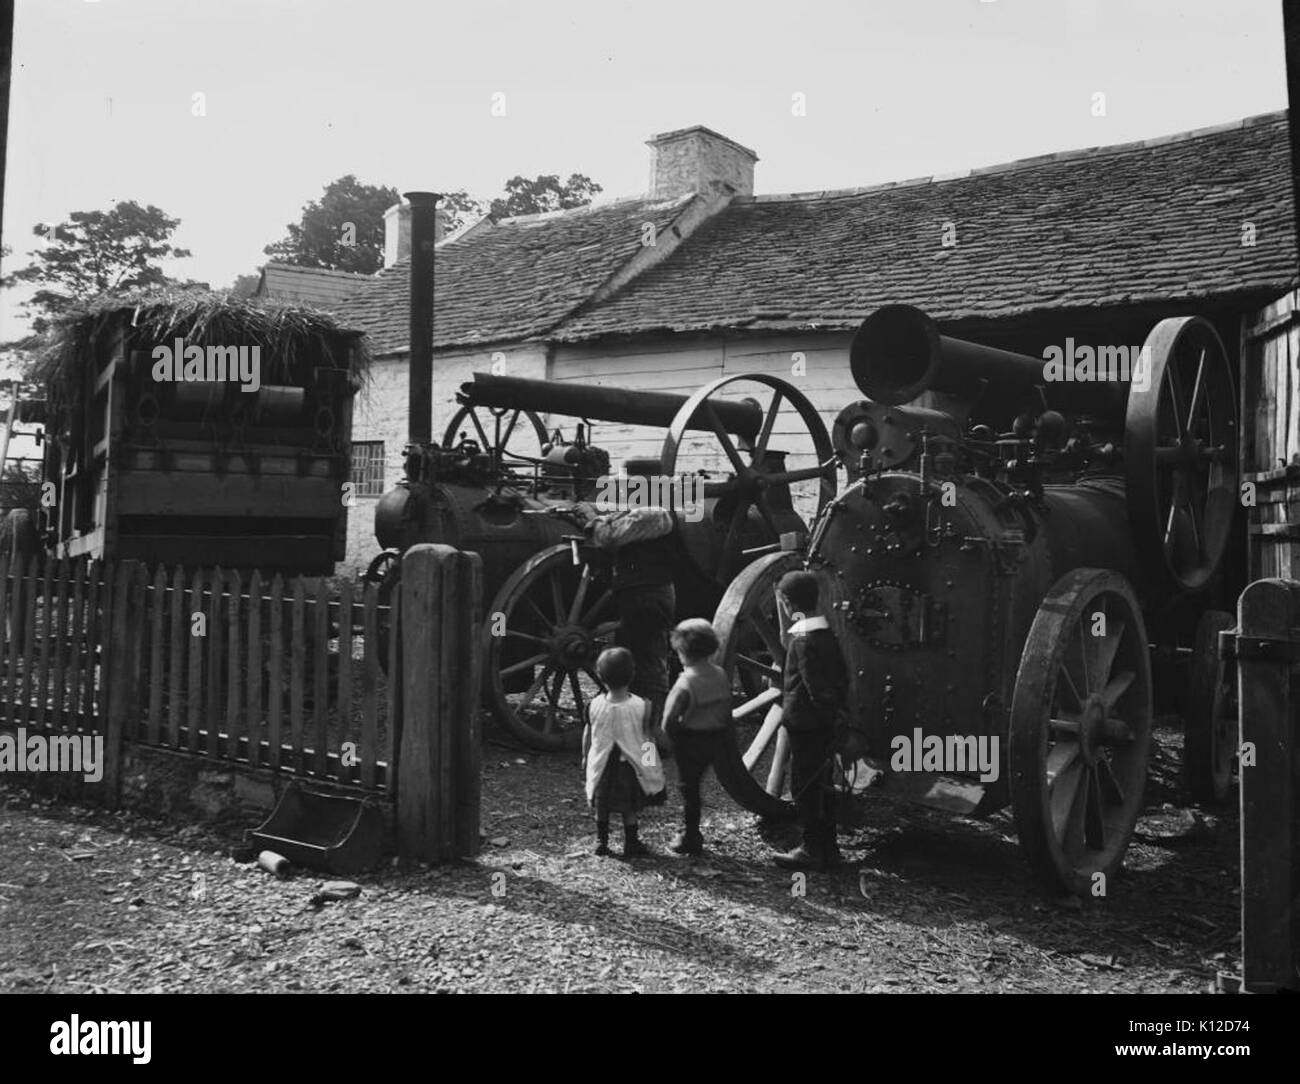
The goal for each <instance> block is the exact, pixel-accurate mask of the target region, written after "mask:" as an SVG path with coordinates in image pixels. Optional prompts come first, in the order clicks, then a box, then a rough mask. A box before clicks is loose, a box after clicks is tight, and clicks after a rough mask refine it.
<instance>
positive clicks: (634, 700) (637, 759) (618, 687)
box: [582, 647, 664, 858]
mask: <svg viewBox="0 0 1300 1084" xmlns="http://www.w3.org/2000/svg"><path fill="white" fill-rule="evenodd" d="M596 674H597V676H598V677H599V678H600V680H601V681H602V682H603V683H604V684H605V687H606V688H607V689H608V692H605V693H602V694H600V695H599V696H597V697H594V698H593V699H592V701H591V703H590V704H588V705H587V726H586V729H585V730H583V732H582V763H583V766H584V768H585V769H586V775H587V802H588V803H589V804H590V805H591V807H592V808H593V810H594V811H595V814H596V839H597V847H596V854H598V855H607V854H609V853H610V850H609V817H610V814H611V813H619V814H621V815H622V817H623V857H624V858H634V857H636V856H638V855H647V854H650V853H651V852H650V849H649V848H648V847H646V845H645V844H644V843H642V842H641V841H640V840H639V839H638V838H637V833H638V830H639V825H638V821H637V813H638V812H639V811H640V809H641V808H642V807H643V806H645V805H646V804H647V796H649V795H655V796H657V795H659V794H661V793H662V792H663V790H664V772H663V767H662V765H660V763H659V752H658V750H657V749H656V748H655V743H654V742H653V741H652V740H651V738H650V724H651V718H650V705H649V704H648V703H647V702H646V701H645V700H643V699H642V698H641V697H639V696H633V695H632V694H631V693H629V692H628V686H629V685H630V684H631V683H632V678H633V676H634V674H635V667H634V666H633V662H632V654H631V652H629V651H628V650H626V649H625V648H621V647H613V648H610V649H609V650H608V651H602V652H601V654H600V658H598V659H597V660H596Z"/></svg>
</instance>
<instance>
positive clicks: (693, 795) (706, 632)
mask: <svg viewBox="0 0 1300 1084" xmlns="http://www.w3.org/2000/svg"><path fill="white" fill-rule="evenodd" d="M672 645H673V650H674V651H676V652H677V657H678V658H679V659H681V662H682V674H681V677H679V678H678V679H677V684H676V685H674V686H673V687H672V689H671V690H670V691H669V693H668V700H667V702H666V703H665V704H664V732H665V733H666V734H667V735H668V739H669V740H670V741H671V742H672V744H673V756H674V757H676V759H677V772H678V776H679V778H680V780H681V787H682V802H683V804H684V805H685V807H686V827H685V828H684V829H683V830H682V832H681V834H680V835H678V837H677V839H676V840H675V841H674V842H673V845H672V848H671V849H672V850H673V852H674V853H676V854H699V853H701V852H702V851H703V850H704V837H703V835H702V834H701V833H700V812H701V804H702V803H701V799H700V782H701V781H702V780H703V778H704V773H705V772H706V771H708V770H709V766H710V765H711V764H716V763H717V761H718V758H719V756H720V755H721V753H722V744H721V743H722V742H724V741H726V740H727V728H728V727H729V726H730V725H731V682H730V681H729V680H728V678H727V674H726V671H724V670H723V669H722V667H720V666H717V665H715V664H714V663H713V662H711V661H710V659H711V658H712V656H713V654H714V652H716V651H717V650H718V636H717V633H715V632H714V631H713V626H712V625H710V624H709V623H708V622H707V621H705V620H704V619H703V618H700V617H693V618H691V619H690V620H688V621H683V622H682V623H681V624H680V625H678V626H677V627H676V628H675V629H673V634H672ZM715 770H716V769H715Z"/></svg>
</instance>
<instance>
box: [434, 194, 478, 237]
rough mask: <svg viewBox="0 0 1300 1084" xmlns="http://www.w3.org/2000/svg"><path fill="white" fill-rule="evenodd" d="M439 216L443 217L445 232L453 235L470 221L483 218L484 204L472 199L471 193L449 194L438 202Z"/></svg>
mask: <svg viewBox="0 0 1300 1084" xmlns="http://www.w3.org/2000/svg"><path fill="white" fill-rule="evenodd" d="M438 214H440V215H441V216H442V228H443V232H444V233H447V234H451V233H455V232H456V231H457V230H458V229H460V228H461V227H462V226H465V225H467V224H468V223H469V221H470V219H473V218H482V217H483V204H481V203H479V201H478V200H476V199H470V197H469V193H468V192H466V191H465V190H464V189H460V190H458V191H456V192H448V193H447V194H446V195H445V196H443V197H442V199H440V200H439V201H438Z"/></svg>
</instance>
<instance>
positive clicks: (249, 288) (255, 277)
mask: <svg viewBox="0 0 1300 1084" xmlns="http://www.w3.org/2000/svg"><path fill="white" fill-rule="evenodd" d="M261 282H262V275H261V272H259V271H254V272H253V273H252V274H251V275H236V276H235V281H234V282H233V283H231V285H230V296H231V297H252V296H253V293H254V291H256V289H257V287H258V286H259V285H260V284H261Z"/></svg>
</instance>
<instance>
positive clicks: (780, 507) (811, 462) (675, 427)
mask: <svg viewBox="0 0 1300 1084" xmlns="http://www.w3.org/2000/svg"><path fill="white" fill-rule="evenodd" d="M740 381H745V382H748V383H752V384H757V385H759V386H760V387H761V388H766V389H768V391H767V392H766V393H764V392H762V391H759V392H758V394H759V395H760V396H762V397H763V398H764V399H766V402H765V403H763V402H760V403H759V407H760V411H761V418H762V422H761V425H760V426H759V428H758V430H757V432H756V433H754V434H752V435H749V436H743V435H742V436H737V435H733V434H731V433H728V432H727V430H726V427H725V426H724V425H723V422H722V420H721V418H720V417H719V416H718V412H717V411H716V410H715V409H714V403H715V402H716V401H717V400H719V399H722V398H723V396H722V395H720V394H719V393H720V392H721V391H722V389H723V388H726V387H728V386H729V385H732V384H736V383H738V382H740ZM787 407H788V408H789V409H784V408H787ZM696 429H707V430H709V431H710V432H711V436H710V437H706V438H703V439H702V440H697V439H694V438H692V439H690V440H689V441H688V437H687V434H688V432H689V431H691V430H696ZM777 441H779V442H780V444H781V446H782V447H781V450H780V451H778V450H777V448H776V445H775V442H777ZM715 442H716V443H715ZM719 449H720V450H721V457H722V459H721V464H720V465H721V466H722V468H723V469H724V470H730V472H731V477H730V478H727V479H726V480H718V481H706V482H705V483H704V485H703V496H704V498H705V500H710V499H712V500H713V501H714V502H716V503H714V505H713V514H712V521H713V524H714V529H715V531H716V532H717V534H718V537H717V538H716V539H715V540H714V543H715V544H714V545H713V547H712V549H711V551H710V552H708V553H707V554H706V553H703V552H692V553H691V556H692V558H693V559H694V560H695V562H696V564H697V565H698V566H699V567H700V568H703V569H708V570H710V571H711V572H712V573H713V574H714V576H715V578H716V579H717V581H718V582H719V583H728V582H730V580H731V578H732V577H733V576H735V575H736V573H737V572H739V571H740V569H741V568H742V567H744V565H745V564H746V563H747V561H748V560H749V558H750V556H752V554H751V553H747V552H746V551H747V550H748V551H752V550H756V549H762V548H764V547H766V546H771V545H775V544H776V543H778V542H779V540H780V536H781V533H782V530H783V529H784V530H789V529H790V528H789V526H786V527H785V528H782V526H781V525H780V522H779V520H780V519H781V518H785V521H786V523H787V524H788V523H790V518H789V512H790V510H791V506H792V505H793V510H794V511H795V512H798V513H799V514H800V515H802V516H803V517H804V519H805V522H806V523H811V522H813V520H815V519H816V517H817V516H818V515H820V514H821V511H822V509H823V508H825V507H826V504H827V502H829V501H830V500H831V499H832V498H833V497H834V496H835V488H836V467H835V463H834V455H835V451H834V447H833V445H832V444H831V438H830V436H829V435H828V434H827V432H826V425H825V423H824V422H823V421H822V418H821V415H820V414H818V413H817V408H816V407H814V406H813V404H812V403H811V402H810V401H809V400H808V398H807V397H806V396H805V395H804V394H803V393H802V392H800V391H798V390H797V389H795V388H794V387H793V386H792V385H791V384H789V383H787V382H786V381H784V380H781V379H779V378H778V377H774V376H768V375H767V374H765V373H740V374H737V375H736V376H725V377H722V378H721V379H719V380H715V381H713V382H712V383H711V384H706V385H705V386H704V387H702V388H700V390H699V391H697V392H696V393H695V394H694V395H692V396H691V397H690V399H688V400H687V401H686V402H685V403H684V404H683V405H682V408H681V409H680V410H679V411H678V412H677V415H676V417H674V418H673V420H672V424H671V425H670V426H669V427H668V432H667V434H666V435H665V436H664V443H663V449H662V452H661V454H660V460H661V462H662V469H663V472H664V474H665V476H667V477H670V478H671V477H673V476H675V475H678V474H684V473H686V472H685V469H684V468H685V461H686V459H687V458H688V452H689V453H692V454H694V455H698V454H700V453H703V455H704V456H705V458H706V459H709V458H711V459H712V460H718V458H719V457H718V450H719ZM742 453H744V454H742ZM787 454H788V455H789V456H790V457H791V458H794V459H802V460H804V461H805V462H804V465H802V466H799V467H797V468H794V469H786V466H785V461H786V457H787ZM787 487H788V488H787ZM801 506H802V507H801ZM754 512H756V513H757V516H756V517H755V516H754V515H752V514H751V513H754ZM782 513H784V514H785V515H784V517H783V516H782ZM704 544H706V539H705V536H704V535H703V534H701V533H699V532H693V533H691V534H690V536H688V538H687V545H688V547H690V546H696V547H698V546H701V545H704Z"/></svg>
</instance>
